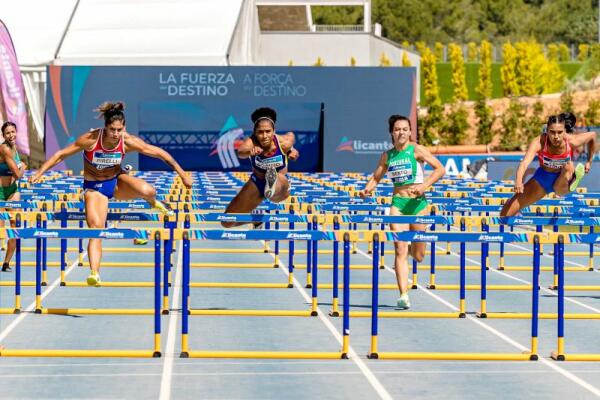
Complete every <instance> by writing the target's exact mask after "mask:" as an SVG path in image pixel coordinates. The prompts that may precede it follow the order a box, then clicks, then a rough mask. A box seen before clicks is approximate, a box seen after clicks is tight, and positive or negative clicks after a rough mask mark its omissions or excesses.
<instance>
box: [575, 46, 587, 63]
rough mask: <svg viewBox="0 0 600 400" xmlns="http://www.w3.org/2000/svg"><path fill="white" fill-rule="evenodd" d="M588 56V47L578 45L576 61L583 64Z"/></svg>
mask: <svg viewBox="0 0 600 400" xmlns="http://www.w3.org/2000/svg"><path fill="white" fill-rule="evenodd" d="M589 55H590V45H589V44H586V43H580V44H579V46H577V61H579V62H584V61H585V60H587V59H588V57H589Z"/></svg>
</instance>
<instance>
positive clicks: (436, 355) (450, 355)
mask: <svg viewBox="0 0 600 400" xmlns="http://www.w3.org/2000/svg"><path fill="white" fill-rule="evenodd" d="M375 235H377V236H375ZM375 235H374V236H373V240H374V244H373V247H374V248H375V247H376V246H378V244H377V243H378V242H379V236H378V234H375ZM420 235H422V236H420ZM450 235H452V234H446V235H440V238H439V239H440V240H443V238H446V237H447V238H448V239H451V238H452V236H450ZM455 237H456V240H460V247H461V254H464V252H463V251H462V250H464V247H465V243H466V242H467V241H478V240H477V239H478V238H476V237H475V236H469V234H466V235H464V236H460V234H458V235H456V236H455ZM388 239H392V240H404V241H427V240H430V238H426V235H425V234H424V233H423V232H403V233H393V234H391V235H388ZM503 241H504V239H503ZM534 247H535V248H536V250H537V254H538V257H537V263H535V265H536V266H537V267H538V268H539V238H537V237H536V238H534ZM463 258H464V256H463V257H461V264H462V263H463V261H462V259H463ZM482 269H483V268H482ZM378 271H379V268H377V266H376V265H375V260H374V266H373V292H372V300H371V305H372V311H371V347H370V350H369V353H368V355H367V357H368V358H371V359H401V360H494V361H525V360H537V359H538V355H537V351H538V317H537V314H538V301H539V298H538V290H537V289H534V290H532V317H531V321H532V325H531V349H530V350H529V351H528V352H525V353H460V352H381V351H379V349H378V318H379V316H380V315H381V316H383V315H382V314H383V313H380V312H379V310H378V309H379V298H378V290H377V289H376V288H377V286H378V285H377V284H376V281H377V279H378ZM463 272H464V270H461V287H464V276H463ZM538 273H539V270H536V271H535V272H534V275H535V276H538ZM534 279H535V278H534ZM534 283H537V281H534ZM534 287H535V288H537V285H535V284H534ZM460 302H461V303H460V310H461V311H464V289H463V290H461V300H460ZM399 314H403V313H399ZM423 314H425V313H423ZM432 314H434V313H432ZM448 314H450V313H448ZM461 316H462V317H465V314H464V312H463V313H462V315H461ZM399 317H400V318H402V316H399ZM415 317H419V318H424V317H425V318H435V316H433V315H432V316H419V315H417V316H415ZM445 317H446V316H444V315H440V316H439V317H438V318H445ZM405 318H406V317H405Z"/></svg>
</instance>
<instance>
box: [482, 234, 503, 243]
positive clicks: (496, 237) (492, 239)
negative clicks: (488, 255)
mask: <svg viewBox="0 0 600 400" xmlns="http://www.w3.org/2000/svg"><path fill="white" fill-rule="evenodd" d="M477 240H479V241H481V242H504V236H502V235H479V238H477Z"/></svg>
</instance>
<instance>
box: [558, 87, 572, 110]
mask: <svg viewBox="0 0 600 400" xmlns="http://www.w3.org/2000/svg"><path fill="white" fill-rule="evenodd" d="M560 111H562V112H571V113H573V114H575V106H574V105H573V92H571V91H570V90H565V91H564V92H562V94H561V95H560Z"/></svg>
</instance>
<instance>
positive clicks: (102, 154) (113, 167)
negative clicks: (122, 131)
mask: <svg viewBox="0 0 600 400" xmlns="http://www.w3.org/2000/svg"><path fill="white" fill-rule="evenodd" d="M103 133H104V129H100V133H98V139H96V143H95V144H94V147H92V149H91V150H85V151H84V152H83V160H84V163H83V164H84V166H83V167H84V171H86V172H88V173H89V174H90V175H92V176H96V175H98V172H102V173H103V175H104V173H106V172H109V171H110V172H114V174H113V176H116V175H118V174H119V173H120V172H121V162H122V161H123V156H124V155H125V143H124V140H123V136H121V139H120V140H119V143H118V144H117V145H116V146H115V148H114V149H111V150H107V149H105V148H104V147H103V146H102V135H103ZM106 175H109V174H106Z"/></svg>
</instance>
